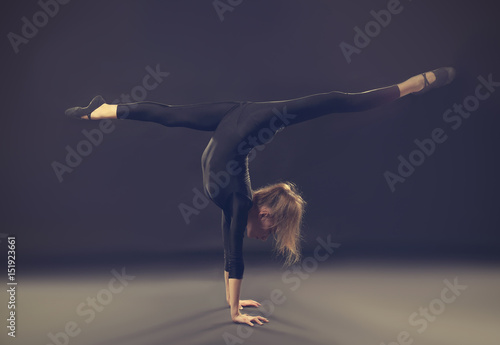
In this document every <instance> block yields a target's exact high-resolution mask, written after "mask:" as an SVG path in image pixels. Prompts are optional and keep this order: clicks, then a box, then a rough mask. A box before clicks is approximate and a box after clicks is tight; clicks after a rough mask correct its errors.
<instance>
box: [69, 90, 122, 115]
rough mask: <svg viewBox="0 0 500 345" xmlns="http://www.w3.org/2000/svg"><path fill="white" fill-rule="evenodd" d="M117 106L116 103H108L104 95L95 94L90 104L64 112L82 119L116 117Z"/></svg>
mask: <svg viewBox="0 0 500 345" xmlns="http://www.w3.org/2000/svg"><path fill="white" fill-rule="evenodd" d="M116 108H117V105H116V104H106V101H105V100H104V98H102V96H95V97H94V98H93V99H92V101H90V104H89V105H88V106H86V107H73V108H69V109H66V111H65V112H64V113H65V114H66V115H67V116H69V117H74V118H77V119H82V120H83V119H85V120H99V119H116Z"/></svg>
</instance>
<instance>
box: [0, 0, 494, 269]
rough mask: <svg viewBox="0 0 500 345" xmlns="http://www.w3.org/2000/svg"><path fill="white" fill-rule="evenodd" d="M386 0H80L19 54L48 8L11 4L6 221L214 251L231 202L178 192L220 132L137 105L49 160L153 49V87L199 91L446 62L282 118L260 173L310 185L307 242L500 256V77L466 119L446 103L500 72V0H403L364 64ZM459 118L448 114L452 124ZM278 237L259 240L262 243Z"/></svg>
mask: <svg viewBox="0 0 500 345" xmlns="http://www.w3.org/2000/svg"><path fill="white" fill-rule="evenodd" d="M386 4H387V2H386V1H377V2H373V1H367V0H365V1H356V2H352V1H347V0H345V1H298V0H297V1H291V0H286V1H285V0H281V1H248V0H245V1H243V3H242V4H241V5H239V6H238V7H236V8H235V9H234V11H233V12H227V13H225V20H224V21H223V22H221V21H220V20H219V18H218V16H217V14H216V12H215V10H214V8H213V6H212V1H208V0H205V1H76V0H75V1H72V2H70V3H69V4H67V5H64V6H61V8H60V11H59V13H58V14H57V15H56V16H55V17H54V18H52V19H50V22H49V23H48V25H46V26H45V27H44V28H42V29H40V31H39V32H38V34H37V35H36V36H35V37H34V38H32V39H31V40H30V42H29V43H28V44H26V45H21V46H20V51H19V53H18V54H15V53H14V51H13V49H12V47H11V46H10V44H9V41H8V39H7V37H6V36H7V33H8V32H11V31H12V32H15V33H20V30H21V25H22V22H21V18H22V17H23V16H27V17H30V16H32V15H33V14H34V13H35V12H37V11H39V9H40V8H39V6H38V5H37V3H36V2H35V1H23V2H19V3H18V2H9V3H8V4H6V5H3V10H2V14H1V15H0V16H1V20H0V27H1V30H0V32H2V33H3V35H4V38H3V43H2V45H1V49H2V62H3V63H2V64H1V68H2V84H3V88H2V126H1V132H0V140H1V158H0V159H1V161H2V165H3V169H1V170H0V179H1V180H2V186H3V188H2V198H1V199H2V204H1V208H0V215H1V216H0V222H1V223H0V224H1V229H2V230H1V232H4V233H10V234H15V235H17V237H18V251H19V256H20V260H24V261H25V262H26V265H28V264H31V265H34V264H35V263H42V262H47V260H49V261H50V260H55V261H54V262H61V259H60V258H64V262H71V260H73V259H79V260H83V262H84V263H90V262H93V261H95V262H103V261H106V260H112V261H115V260H116V262H123V260H131V261H135V260H140V259H148V258H152V259H154V260H159V259H160V258H162V257H168V256H169V254H172V253H188V254H189V253H199V252H214V253H215V255H217V257H220V260H221V261H222V241H221V235H220V226H219V223H220V210H219V209H218V208H217V207H216V206H214V205H210V206H209V207H207V208H206V209H205V210H203V211H202V212H201V213H200V214H199V215H198V216H195V217H193V219H192V222H191V223H190V224H189V225H187V224H186V223H185V222H184V221H183V218H182V216H181V214H180V212H179V209H178V205H179V203H182V202H184V203H187V204H190V203H191V199H192V197H193V192H192V189H193V188H198V189H200V190H201V168H200V157H201V153H202V152H203V149H204V147H205V145H206V144H207V143H208V140H209V139H210V133H208V132H197V131H193V130H189V129H183V128H167V127H163V126H161V125H158V124H151V123H141V122H136V121H115V125H116V129H115V131H114V132H113V133H111V134H106V135H105V137H104V141H103V143H102V144H101V145H100V146H99V147H97V148H95V149H94V150H93V152H92V154H91V155H90V156H88V157H86V158H84V160H83V162H82V163H81V164H80V166H78V167H77V168H75V170H74V171H73V172H72V173H70V174H65V175H64V181H63V182H62V183H60V182H59V181H58V180H57V178H56V175H55V174H54V171H53V169H52V167H51V164H52V162H54V161H59V162H64V159H65V156H66V150H65V147H66V145H69V146H71V147H73V148H75V146H76V145H77V143H78V142H79V141H80V140H82V139H85V138H84V136H83V135H82V133H81V131H82V129H87V130H90V129H93V128H97V127H98V122H84V121H78V120H74V119H68V118H66V117H65V116H64V110H65V109H66V108H67V107H70V106H75V105H86V104H87V103H88V101H89V100H90V99H91V98H92V97H93V96H94V95H96V94H101V95H103V96H104V97H105V98H106V99H107V100H109V101H112V100H114V99H116V98H118V97H119V96H120V94H122V93H129V92H130V90H131V89H132V88H133V87H134V86H136V85H140V84H141V81H142V78H143V76H144V75H145V74H146V71H145V68H146V66H148V65H149V66H155V65H156V64H158V63H159V64H160V66H161V69H162V70H163V71H168V72H170V76H168V77H167V78H166V79H165V80H164V82H163V83H162V84H161V85H160V86H159V87H158V88H156V89H155V90H153V91H151V92H150V93H149V94H148V100H153V101H158V102H163V103H168V104H188V103H197V102H209V101H224V100H278V99H288V98H294V97H300V96H304V95H308V94H313V93H320V92H326V91H331V90H341V91H350V92H355V91H363V90H367V89H370V88H376V87H381V86H385V85H390V84H393V83H397V82H400V81H402V80H404V79H406V78H408V77H410V76H412V75H414V74H417V73H421V72H423V71H427V70H430V69H434V68H437V67H440V66H448V65H451V66H455V67H456V68H457V70H458V72H459V75H458V78H457V80H456V81H455V82H454V83H453V84H452V85H450V86H448V87H446V88H444V89H441V90H438V91H434V92H432V93H429V94H427V95H425V96H421V97H414V96H412V97H407V98H405V99H402V100H399V101H397V102H396V103H394V104H391V105H388V106H384V107H382V108H380V109H377V110H373V111H369V112H365V113H356V114H334V115H331V116H327V117H323V118H321V119H316V120H314V121H312V122H309V123H304V124H301V125H297V126H294V127H292V128H289V129H287V130H285V131H283V132H281V133H279V134H278V135H277V136H276V137H275V139H274V141H273V142H272V143H271V144H270V145H268V146H267V147H266V148H265V150H263V151H262V152H259V153H258V156H257V158H256V159H255V160H254V161H253V162H252V163H251V167H250V169H251V176H252V183H253V187H254V188H257V187H259V186H262V185H265V184H267V183H272V182H275V181H278V180H290V181H293V182H295V183H296V184H297V185H298V186H299V187H300V189H301V191H302V193H303V196H304V198H305V199H306V200H307V201H308V203H309V204H308V208H307V214H306V216H305V224H304V240H305V241H304V249H305V251H306V252H307V250H310V249H312V248H314V247H315V245H316V241H315V239H316V237H317V236H322V237H323V238H325V237H326V236H327V235H331V237H332V240H333V241H335V242H339V243H342V246H343V247H342V248H343V250H344V253H345V254H344V255H351V256H353V257H356V256H357V255H361V254H366V255H370V256H397V255H405V254H408V253H409V254H411V255H412V256H413V257H416V258H427V257H431V256H435V255H438V256H442V257H452V258H457V259H460V258H466V259H469V258H480V259H490V258H495V257H498V256H497V253H498V252H499V249H500V241H499V238H500V237H499V236H498V229H499V226H498V225H499V215H498V212H497V210H498V206H499V201H498V194H499V186H498V182H497V181H498V180H497V179H498V176H499V170H498V164H496V159H497V148H498V140H499V139H498V133H497V132H498V125H499V124H500V120H499V118H498V115H499V114H498V105H499V103H500V96H499V95H498V92H500V91H497V92H496V93H495V94H493V95H492V97H490V98H489V99H488V100H486V101H483V102H482V103H481V105H480V108H479V110H478V111H476V112H475V113H474V114H473V115H472V116H471V117H470V118H469V119H467V120H466V121H464V123H463V124H462V126H461V127H460V128H459V129H458V130H456V131H453V130H451V129H450V127H449V126H448V125H446V124H444V123H443V120H442V114H443V112H444V111H445V110H446V109H448V108H449V107H451V106H452V105H453V104H454V103H455V102H457V103H461V102H462V101H463V99H464V98H465V97H466V96H468V95H470V94H472V93H473V91H474V88H475V86H476V84H477V80H476V78H477V76H479V75H483V76H484V77H487V76H488V75H489V74H490V73H492V74H493V79H495V80H500V73H499V68H498V61H500V60H499V55H500V54H499V53H500V52H499V49H498V33H499V32H500V31H499V24H498V16H497V11H495V6H496V5H495V3H494V2H492V1H474V2H470V1H462V2H456V1H439V2H436V1H430V0H420V1H413V2H408V1H402V5H403V6H404V10H403V12H402V13H400V14H398V15H396V16H394V17H393V18H392V22H391V23H390V25H389V26H388V27H387V28H384V29H383V30H382V32H381V33H380V35H379V36H378V37H376V38H374V39H373V40H372V42H371V43H370V45H369V46H368V47H367V48H365V49H364V50H363V52H362V53H361V54H360V55H354V56H353V61H352V63H351V64H348V63H347V62H346V60H345V58H344V57H343V55H342V53H341V51H340V49H339V44H340V42H342V41H346V42H348V43H351V44H352V41H353V36H354V31H353V29H354V27H355V26H364V25H365V24H366V23H367V22H368V21H369V20H371V19H372V18H371V16H370V14H369V12H370V10H380V9H383V8H386ZM445 126H446V127H445ZM436 127H442V128H444V129H445V131H446V133H447V134H448V136H449V138H448V140H447V141H446V142H445V143H444V144H442V145H440V146H438V147H437V149H436V152H435V153H434V154H433V155H432V156H431V157H429V158H427V159H426V161H425V163H424V164H423V165H422V166H420V167H418V168H417V169H416V172H415V173H414V174H413V175H412V176H411V177H410V178H409V179H408V180H407V181H406V182H405V183H402V184H398V185H397V187H396V191H395V192H394V193H391V191H390V190H389V188H388V186H387V184H386V182H385V180H384V177H383V173H384V171H386V170H391V171H395V170H396V168H397V164H398V160H397V157H398V155H400V154H402V155H404V156H405V157H407V156H408V155H409V153H410V152H411V151H412V150H413V149H414V148H415V145H414V144H413V141H414V140H415V139H424V138H427V137H429V136H430V133H431V131H432V130H433V129H434V128H436ZM270 247H271V243H266V244H262V243H260V242H257V241H253V240H247V241H246V242H245V249H246V252H247V253H251V252H252V251H256V252H258V251H260V250H266V251H267V249H269V248H270Z"/></svg>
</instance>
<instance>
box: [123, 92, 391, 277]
mask: <svg viewBox="0 0 500 345" xmlns="http://www.w3.org/2000/svg"><path fill="white" fill-rule="evenodd" d="M399 96H400V93H399V88H398V87H397V85H393V86H389V87H385V88H380V89H376V90H371V91H366V92H362V93H343V92H337V91H332V92H327V93H321V94H315V95H310V96H305V97H301V98H296V99H290V100H284V101H269V102H249V101H245V102H235V101H233V102H214V103H201V104H191V105H166V104H161V103H154V102H138V103H130V104H120V105H118V108H117V117H118V118H119V119H131V120H140V121H151V122H156V123H159V124H162V125H165V126H168V127H187V128H192V129H197V130H202V131H213V132H214V133H213V136H212V138H211V139H210V142H209V143H208V145H207V147H206V148H205V151H204V152H203V155H202V159H201V163H202V169H203V187H204V190H205V194H206V195H207V196H208V197H209V198H210V199H211V200H212V201H213V202H214V203H215V204H216V205H217V206H219V207H220V208H221V209H222V235H223V242H224V269H225V271H227V272H229V278H236V279H241V278H243V271H244V263H243V254H242V249H243V248H242V247H243V235H244V232H245V229H246V225H247V220H248V211H249V210H250V208H251V207H252V188H251V183H250V176H249V172H248V155H249V153H250V152H251V150H252V149H253V148H254V147H256V146H258V145H263V144H265V143H267V142H269V141H270V140H271V139H272V137H273V136H274V135H275V134H276V133H277V132H278V131H280V130H281V129H283V128H285V127H287V126H290V125H293V124H297V123H300V122H304V121H307V120H311V119H314V118H317V117H320V116H323V115H327V114H332V113H343V112H353V111H362V110H367V109H371V108H374V107H377V106H380V105H382V104H386V103H389V102H392V101H394V100H396V99H397V98H399Z"/></svg>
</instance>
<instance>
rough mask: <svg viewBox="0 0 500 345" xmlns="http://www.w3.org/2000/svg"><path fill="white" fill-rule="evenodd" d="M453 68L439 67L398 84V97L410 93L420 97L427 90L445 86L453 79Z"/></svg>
mask: <svg viewBox="0 0 500 345" xmlns="http://www.w3.org/2000/svg"><path fill="white" fill-rule="evenodd" d="M455 74H456V72H455V69H454V68H453V67H441V68H438V69H435V70H433V71H430V72H425V73H422V74H419V75H416V76H414V77H411V78H410V79H408V80H406V81H404V82H402V83H400V84H398V87H399V92H400V97H403V96H406V95H408V94H410V93H412V94H416V95H421V94H423V93H426V92H427V91H429V90H432V89H434V88H437V87H441V86H444V85H447V84H449V83H451V82H452V81H453V79H454V78H455Z"/></svg>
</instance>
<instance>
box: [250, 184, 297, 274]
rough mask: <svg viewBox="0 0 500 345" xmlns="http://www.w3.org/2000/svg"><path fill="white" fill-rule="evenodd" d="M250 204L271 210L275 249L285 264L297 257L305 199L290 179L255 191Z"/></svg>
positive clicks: (291, 262)
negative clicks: (274, 228) (282, 257)
mask: <svg viewBox="0 0 500 345" xmlns="http://www.w3.org/2000/svg"><path fill="white" fill-rule="evenodd" d="M253 203H254V204H253V207H254V208H256V210H259V209H260V207H262V206H265V207H268V208H269V209H270V210H271V215H270V216H271V217H272V219H273V220H274V224H275V227H276V231H275V239H276V241H275V250H276V252H278V254H281V255H283V256H284V257H285V266H289V265H292V264H294V263H296V262H298V261H299V260H300V251H301V246H300V240H301V238H302V236H301V225H302V217H303V215H304V208H305V206H306V202H305V201H304V199H302V196H301V195H300V193H299V191H298V190H297V187H296V186H295V184H294V183H291V182H280V183H275V184H272V185H268V186H265V187H262V188H259V189H257V190H256V191H254V194H253Z"/></svg>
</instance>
